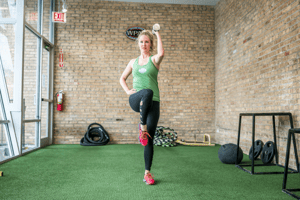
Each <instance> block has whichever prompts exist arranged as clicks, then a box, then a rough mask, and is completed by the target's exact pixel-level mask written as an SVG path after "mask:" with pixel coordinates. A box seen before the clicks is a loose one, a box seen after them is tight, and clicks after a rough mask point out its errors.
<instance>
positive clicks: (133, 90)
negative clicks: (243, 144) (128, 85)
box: [126, 89, 136, 95]
mask: <svg viewBox="0 0 300 200" xmlns="http://www.w3.org/2000/svg"><path fill="white" fill-rule="evenodd" d="M126 93H127V94H128V95H132V94H134V93H136V89H131V90H128V91H127V92H126Z"/></svg>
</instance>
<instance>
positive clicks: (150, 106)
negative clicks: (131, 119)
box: [129, 89, 159, 171]
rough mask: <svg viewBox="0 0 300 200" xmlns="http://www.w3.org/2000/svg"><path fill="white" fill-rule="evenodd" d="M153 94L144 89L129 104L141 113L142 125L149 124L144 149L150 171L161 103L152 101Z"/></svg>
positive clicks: (146, 163)
mask: <svg viewBox="0 0 300 200" xmlns="http://www.w3.org/2000/svg"><path fill="white" fill-rule="evenodd" d="M152 97H153V92H152V90H150V89H143V90H140V91H138V92H137V93H134V94H132V95H130V97H129V104H130V107H131V108H132V110H134V111H135V112H139V113H140V124H142V125H146V124H147V131H148V133H149V135H150V136H151V138H152V139H151V138H149V137H148V136H147V137H148V144H147V145H146V146H145V148H144V159H145V170H149V171H150V168H151V165H152V159H153V139H154V134H155V130H156V126H157V123H158V119H159V102H158V101H152Z"/></svg>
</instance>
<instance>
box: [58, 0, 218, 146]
mask: <svg viewBox="0 0 300 200" xmlns="http://www.w3.org/2000/svg"><path fill="white" fill-rule="evenodd" d="M68 7H69V9H68V13H67V23H66V24H57V25H56V31H55V40H56V47H55V52H56V53H55V72H54V76H55V77H54V90H55V92H58V91H59V90H63V91H64V93H65V102H64V111H63V112H58V111H56V105H55V108H54V109H55V110H54V143H56V144H58V143H68V144H72V143H76V144H78V143H79V141H80V139H81V138H82V137H83V135H84V134H85V132H86V128H87V127H88V125H89V124H90V123H93V122H98V123H101V124H102V126H103V127H104V128H105V129H106V130H107V132H108V133H109V135H110V137H111V141H112V143H137V142H138V139H137V138H138V130H137V124H138V122H139V114H138V113H135V112H134V111H132V110H131V108H130V106H129V103H128V96H127V94H126V93H125V91H124V90H123V89H122V87H121V86H120V84H119V78H120V76H121V74H122V72H123V70H124V69H125V67H126V65H127V64H128V62H129V61H130V59H133V58H136V57H138V56H139V50H138V48H137V47H136V46H135V43H134V42H133V41H132V40H129V39H128V38H126V36H125V31H126V30H127V29H128V28H129V27H133V26H140V27H143V28H145V29H152V25H153V24H155V23H159V24H160V25H161V29H162V30H161V36H162V40H163V45H164V49H165V58H164V60H163V63H162V64H161V69H160V72H159V77H158V82H159V87H160V95H161V116H160V120H159V123H158V125H161V126H166V127H171V128H173V129H175V131H176V132H178V134H179V137H180V138H184V139H194V135H196V137H197V138H198V139H199V140H202V136H201V135H203V134H204V133H208V134H211V135H212V136H213V138H214V133H215V128H214V87H215V86H214V74H215V72H214V60H215V59H214V52H215V49H214V42H215V41H214V35H215V33H214V8H213V7H212V6H196V5H170V4H168V5H164V4H141V3H121V2H105V1H97V2H95V1H91V0H88V1H85V0H69V1H68ZM61 48H62V49H63V52H64V67H63V68H59V66H58V56H59V50H60V49H61ZM127 83H128V85H129V87H132V76H130V77H129V78H128V81H127Z"/></svg>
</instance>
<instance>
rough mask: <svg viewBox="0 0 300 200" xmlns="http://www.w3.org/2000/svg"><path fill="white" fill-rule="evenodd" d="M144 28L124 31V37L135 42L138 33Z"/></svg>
mask: <svg viewBox="0 0 300 200" xmlns="http://www.w3.org/2000/svg"><path fill="white" fill-rule="evenodd" d="M143 30H144V28H141V27H137V26H135V27H131V28H129V29H128V30H127V31H126V36H127V37H128V38H129V39H132V40H136V39H137V38H138V37H139V34H140V32H142V31H143Z"/></svg>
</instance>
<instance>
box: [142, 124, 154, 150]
mask: <svg viewBox="0 0 300 200" xmlns="http://www.w3.org/2000/svg"><path fill="white" fill-rule="evenodd" d="M139 132H140V135H139V140H140V143H141V144H142V145H143V146H147V144H148V137H147V135H148V136H149V137H150V138H151V139H152V137H151V136H150V135H149V133H148V132H147V131H142V129H141V125H140V124H139Z"/></svg>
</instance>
